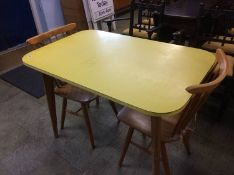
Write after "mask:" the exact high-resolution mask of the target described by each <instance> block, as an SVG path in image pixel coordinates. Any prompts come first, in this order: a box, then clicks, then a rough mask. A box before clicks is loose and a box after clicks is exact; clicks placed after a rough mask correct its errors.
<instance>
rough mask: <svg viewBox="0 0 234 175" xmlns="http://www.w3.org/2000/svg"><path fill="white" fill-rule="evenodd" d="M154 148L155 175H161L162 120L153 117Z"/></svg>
mask: <svg viewBox="0 0 234 175" xmlns="http://www.w3.org/2000/svg"><path fill="white" fill-rule="evenodd" d="M151 131H152V146H153V175H160V147H161V146H160V139H161V138H160V136H161V118H160V117H151Z"/></svg>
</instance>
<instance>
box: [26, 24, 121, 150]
mask: <svg viewBox="0 0 234 175" xmlns="http://www.w3.org/2000/svg"><path fill="white" fill-rule="evenodd" d="M75 29H76V23H70V24H67V25H65V26H61V27H58V28H55V29H52V30H50V31H48V32H45V33H41V34H39V35H37V36H34V37H32V38H29V39H28V40H27V41H26V42H27V44H29V45H33V46H34V47H35V48H38V47H42V46H44V45H47V44H50V43H52V42H54V41H57V40H58V39H61V38H63V37H66V36H68V35H70V34H72V33H73V32H74V31H75ZM61 66H62V65H61ZM54 93H55V94H57V95H59V96H61V97H62V98H63V103H62V114H61V129H63V128H64V122H65V117H66V111H67V100H68V99H69V100H73V101H76V102H78V103H80V104H81V107H80V108H79V109H78V110H77V111H75V112H72V111H68V112H70V113H71V114H73V115H76V116H79V115H78V112H79V111H80V110H82V111H83V114H84V119H85V124H86V127H87V129H88V133H89V139H90V143H91V146H92V148H95V144H94V138H93V132H92V127H91V123H90V119H89V115H88V110H87V108H88V107H89V104H90V103H91V102H92V101H94V100H96V104H97V105H98V104H99V97H98V96H97V95H95V94H93V93H90V92H88V91H85V90H82V89H80V88H78V87H75V86H72V85H70V84H67V83H64V82H61V81H59V80H55V88H54ZM109 102H110V104H111V107H112V109H113V111H114V113H115V114H116V115H117V109H116V108H115V105H114V103H113V102H112V101H109Z"/></svg>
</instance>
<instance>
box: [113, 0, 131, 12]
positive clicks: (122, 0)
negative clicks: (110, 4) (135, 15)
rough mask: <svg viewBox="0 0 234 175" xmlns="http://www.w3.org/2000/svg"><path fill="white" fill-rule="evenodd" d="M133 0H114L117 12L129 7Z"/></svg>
mask: <svg viewBox="0 0 234 175" xmlns="http://www.w3.org/2000/svg"><path fill="white" fill-rule="evenodd" d="M130 3H131V0H114V6H115V11H116V12H118V11H121V10H123V9H126V8H128V7H129V5H130Z"/></svg>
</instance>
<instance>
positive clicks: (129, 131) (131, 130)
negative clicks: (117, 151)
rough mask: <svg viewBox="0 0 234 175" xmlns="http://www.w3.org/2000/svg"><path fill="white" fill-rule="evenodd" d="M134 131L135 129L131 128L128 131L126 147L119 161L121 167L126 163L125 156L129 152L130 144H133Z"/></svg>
mask: <svg viewBox="0 0 234 175" xmlns="http://www.w3.org/2000/svg"><path fill="white" fill-rule="evenodd" d="M133 131H134V129H133V128H131V127H130V128H129V129H128V134H127V137H126V140H125V143H124V147H123V149H122V152H121V156H120V159H119V167H121V166H122V163H123V161H124V158H125V155H126V153H127V150H128V146H129V143H130V142H131V139H132V135H133Z"/></svg>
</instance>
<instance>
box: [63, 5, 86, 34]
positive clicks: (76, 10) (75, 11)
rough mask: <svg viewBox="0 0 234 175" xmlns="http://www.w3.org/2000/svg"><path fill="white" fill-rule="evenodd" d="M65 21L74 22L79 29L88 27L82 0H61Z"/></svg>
mask: <svg viewBox="0 0 234 175" xmlns="http://www.w3.org/2000/svg"><path fill="white" fill-rule="evenodd" d="M61 6H62V10H63V15H64V20H65V23H66V24H67V23H71V22H75V23H77V25H78V29H79V30H86V29H88V24H87V20H86V16H85V11H84V6H83V2H82V0H61Z"/></svg>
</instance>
